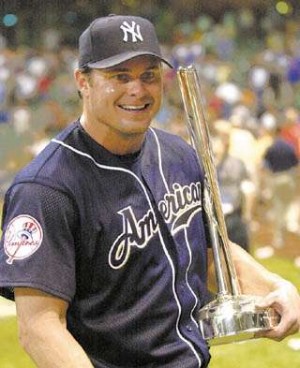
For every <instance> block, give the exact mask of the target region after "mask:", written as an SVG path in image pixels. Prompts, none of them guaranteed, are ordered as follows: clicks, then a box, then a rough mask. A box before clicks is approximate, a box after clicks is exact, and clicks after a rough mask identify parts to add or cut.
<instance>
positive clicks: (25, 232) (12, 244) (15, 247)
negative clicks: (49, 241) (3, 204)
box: [4, 215, 43, 264]
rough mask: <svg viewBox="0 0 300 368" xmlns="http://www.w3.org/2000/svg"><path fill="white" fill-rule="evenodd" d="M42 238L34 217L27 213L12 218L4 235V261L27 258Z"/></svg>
mask: <svg viewBox="0 0 300 368" xmlns="http://www.w3.org/2000/svg"><path fill="white" fill-rule="evenodd" d="M42 240H43V230H42V227H41V225H40V224H39V222H38V221H37V220H36V219H35V218H33V217H31V216H29V215H20V216H17V217H15V218H13V219H12V220H11V221H10V223H9V224H8V226H7V229H6V232H5V236H4V251H5V253H6V255H7V256H8V259H7V260H6V263H8V264H12V263H13V262H14V261H15V260H21V259H25V258H28V257H29V256H31V255H32V254H33V253H35V252H36V251H37V250H38V249H39V247H40V245H41V244H42Z"/></svg>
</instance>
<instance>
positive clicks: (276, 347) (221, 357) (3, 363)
mask: <svg viewBox="0 0 300 368" xmlns="http://www.w3.org/2000/svg"><path fill="white" fill-rule="evenodd" d="M261 263H263V264H264V265H265V266H266V267H267V268H268V269H270V270H271V271H273V272H276V273H278V274H280V275H282V276H283V277H285V278H286V279H288V280H290V281H292V282H293V283H294V284H295V285H296V286H297V287H298V290H300V277H299V276H300V275H299V274H300V271H299V269H297V268H296V267H295V266H294V265H293V262H292V261H291V260H288V259H285V258H276V257H274V258H271V259H268V260H264V261H262V262H261ZM295 337H296V338H300V334H297V335H294V336H292V337H289V338H287V339H285V340H284V341H282V342H280V343H278V342H274V341H271V340H267V339H259V340H251V341H247V342H242V343H238V344H228V345H220V346H214V347H212V348H211V354H212V360H211V364H210V368H285V367H290V368H298V367H300V351H294V350H292V349H291V348H290V347H289V346H288V341H289V340H290V339H292V338H295ZM0 367H1V368H33V367H35V365H34V364H33V363H32V362H31V361H30V359H29V358H28V357H27V356H26V355H25V353H24V351H23V350H22V349H21V347H20V346H19V344H18V340H17V325H16V319H15V318H6V319H2V320H1V319H0ZM174 368H179V367H174Z"/></svg>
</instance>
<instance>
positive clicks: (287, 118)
mask: <svg viewBox="0 0 300 368" xmlns="http://www.w3.org/2000/svg"><path fill="white" fill-rule="evenodd" d="M257 26H258V25H257V19H255V15H254V14H253V13H251V12H250V11H247V10H245V11H242V12H241V13H240V14H238V16H237V15H236V14H231V13H226V14H224V17H223V19H222V20H220V21H219V22H215V21H213V20H212V18H210V17H209V16H205V15H202V16H201V17H199V18H198V19H197V21H194V22H190V23H184V24H179V25H178V26H177V27H176V29H175V30H174V35H173V37H172V42H170V44H165V45H163V52H164V53H165V54H166V57H168V58H169V59H170V61H171V62H172V63H173V64H174V65H175V67H178V66H180V65H182V66H187V65H189V64H192V63H193V64H195V66H196V68H197V70H198V71H199V75H200V79H201V89H202V92H203V96H204V108H205V110H206V115H207V120H208V124H209V128H210V132H211V138H212V147H213V150H214V154H215V163H216V169H217V175H218V179H219V184H220V192H221V198H222V203H223V210H224V214H225V219H226V222H227V226H228V231H229V235H230V237H231V238H232V240H235V241H237V242H239V243H240V244H241V245H243V246H244V248H245V249H247V250H249V249H250V246H251V233H253V232H255V231H256V229H257V227H258V226H259V221H260V219H263V221H266V222H268V223H272V226H273V227H274V231H273V236H272V239H270V246H271V250H272V249H277V248H281V247H283V246H284V243H285V236H286V234H287V233H289V232H290V233H293V234H296V236H300V190H299V189H300V186H299V181H300V180H299V158H300V113H299V111H300V47H299V46H300V45H299V42H300V41H299V40H300V37H299V34H300V28H299V22H297V20H295V19H294V20H292V19H289V20H286V22H285V23H284V25H282V24H281V26H280V27H279V26H275V25H274V22H272V19H271V20H270V19H269V18H265V19H261V20H260V24H259V31H258V28H257ZM45 40H47V42H44V44H43V45H42V46H41V48H40V49H32V48H29V47H27V46H22V47H18V48H17V49H14V50H12V49H10V48H9V47H7V46H6V45H5V40H3V39H2V40H0V147H1V156H0V164H1V165H0V198H1V196H3V194H4V192H5V190H6V188H7V186H8V185H9V183H10V181H11V178H12V177H13V175H14V174H15V172H16V171H17V170H18V169H20V168H21V167H22V166H23V165H24V164H26V162H28V161H29V160H30V159H31V158H32V157H34V156H35V155H36V154H37V153H38V152H39V151H40V150H41V149H42V148H43V147H44V145H45V144H47V142H48V141H49V140H50V139H51V137H52V136H53V135H55V134H56V133H57V132H58V131H59V130H60V129H61V128H62V127H64V126H65V125H66V124H68V123H69V122H70V121H72V120H73V119H76V118H77V117H78V114H79V112H80V100H79V98H78V95H77V91H76V87H75V83H74V81H73V69H74V67H75V66H76V63H77V59H76V56H77V54H76V53H77V50H76V49H73V48H71V47H68V46H63V45H62V44H61V43H60V40H59V35H58V34H57V33H56V32H54V30H52V32H51V31H49V33H48V35H47V37H46V38H45ZM164 77H165V99H164V103H163V106H162V108H161V111H160V113H159V114H158V116H157V119H156V121H155V122H154V124H155V125H156V126H159V127H160V128H162V129H166V130H168V131H171V132H174V133H176V134H179V135H181V136H182V137H183V138H185V139H187V140H189V137H188V135H187V129H186V124H185V112H184V109H183V106H182V101H181V96H180V91H179V88H178V83H177V78H176V68H175V69H174V70H170V69H165V70H164ZM261 208H263V209H264V210H263V211H261ZM258 212H260V213H259V214H258ZM237 235H238V238H235V237H236V236H237ZM299 239H300V238H299ZM299 239H298V240H299Z"/></svg>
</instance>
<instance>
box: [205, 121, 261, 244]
mask: <svg viewBox="0 0 300 368" xmlns="http://www.w3.org/2000/svg"><path fill="white" fill-rule="evenodd" d="M214 128H215V133H216V134H217V135H215V136H214V137H213V140H212V141H213V150H214V155H215V160H216V169H217V176H218V181H219V187H220V194H221V201H222V207H223V212H224V216H225V222H226V227H227V231H228V237H229V239H230V240H232V241H233V242H235V243H237V244H239V245H241V246H242V247H243V248H244V249H245V250H246V251H249V247H250V237H249V230H250V229H249V224H250V223H251V220H252V209H253V203H254V194H255V187H254V184H253V182H252V181H251V180H250V176H249V174H248V172H247V169H246V166H245V164H244V163H243V161H242V160H240V159H238V158H236V157H233V156H231V155H230V154H229V149H230V129H231V127H230V123H229V122H226V121H218V122H217V123H216V124H215V126H214Z"/></svg>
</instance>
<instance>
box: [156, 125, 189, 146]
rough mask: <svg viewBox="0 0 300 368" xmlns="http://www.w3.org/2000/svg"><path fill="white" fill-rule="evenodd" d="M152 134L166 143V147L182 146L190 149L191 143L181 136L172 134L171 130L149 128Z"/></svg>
mask: <svg viewBox="0 0 300 368" xmlns="http://www.w3.org/2000/svg"><path fill="white" fill-rule="evenodd" d="M151 131H152V133H153V135H155V136H157V138H158V140H159V142H160V143H163V144H164V145H165V144H166V145H167V147H168V146H170V147H174V146H175V147H182V148H184V149H187V150H189V149H191V145H190V144H189V143H188V142H187V141H186V140H184V139H183V138H182V137H181V136H179V135H177V134H174V133H172V132H169V131H166V130H163V129H160V128H151Z"/></svg>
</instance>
